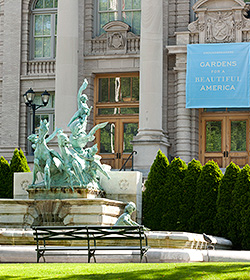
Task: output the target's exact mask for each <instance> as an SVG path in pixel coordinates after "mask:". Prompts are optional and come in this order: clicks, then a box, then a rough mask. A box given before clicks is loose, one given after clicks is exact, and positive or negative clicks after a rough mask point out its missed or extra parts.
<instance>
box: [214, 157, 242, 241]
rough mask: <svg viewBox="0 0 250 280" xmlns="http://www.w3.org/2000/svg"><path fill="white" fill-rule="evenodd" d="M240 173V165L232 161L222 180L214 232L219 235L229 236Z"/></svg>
mask: <svg viewBox="0 0 250 280" xmlns="http://www.w3.org/2000/svg"><path fill="white" fill-rule="evenodd" d="M239 174H240V168H239V166H238V165H236V164H234V163H233V162H231V163H230V164H229V165H228V167H227V168H226V171H225V174H224V176H223V178H222V180H221V183H220V186H219V192H218V197H217V214H216V218H215V223H214V233H215V234H216V235H217V236H222V237H225V238H229V235H228V233H229V224H230V223H231V217H232V213H231V204H232V201H233V200H232V192H233V191H234V188H235V184H236V180H237V178H238V176H239Z"/></svg>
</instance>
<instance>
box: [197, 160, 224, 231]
mask: <svg viewBox="0 0 250 280" xmlns="http://www.w3.org/2000/svg"><path fill="white" fill-rule="evenodd" d="M222 176H223V174H222V172H221V170H220V168H219V166H218V164H217V163H215V162H214V161H212V160H211V161H209V162H207V163H206V164H205V165H204V166H203V168H202V171H201V174H200V177H199V179H198V181H197V191H196V199H195V212H194V215H195V219H194V229H195V232H198V233H203V232H205V233H207V234H213V232H214V226H213V223H214V218H215V216H216V200H217V194H218V188H219V184H220V181H221V179H222Z"/></svg>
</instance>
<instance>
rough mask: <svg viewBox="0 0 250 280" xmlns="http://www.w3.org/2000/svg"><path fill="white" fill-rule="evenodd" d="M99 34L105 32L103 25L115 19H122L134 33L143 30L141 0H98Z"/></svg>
mask: <svg viewBox="0 0 250 280" xmlns="http://www.w3.org/2000/svg"><path fill="white" fill-rule="evenodd" d="M97 3H98V7H97V10H98V23H97V25H98V28H97V32H96V33H97V35H99V34H102V33H103V32H104V30H103V28H102V27H103V26H104V25H105V24H106V23H108V22H110V21H113V20H121V21H124V22H126V23H127V24H128V25H130V26H131V30H132V32H133V33H135V34H137V35H139V34H140V31H141V0H98V1H97Z"/></svg>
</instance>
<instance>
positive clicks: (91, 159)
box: [28, 79, 109, 190]
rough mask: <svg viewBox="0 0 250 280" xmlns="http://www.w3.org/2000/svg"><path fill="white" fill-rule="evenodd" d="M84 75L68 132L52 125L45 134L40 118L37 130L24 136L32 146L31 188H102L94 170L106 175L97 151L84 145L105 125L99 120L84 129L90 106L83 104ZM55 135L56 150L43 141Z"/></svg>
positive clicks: (85, 101) (85, 102)
mask: <svg viewBox="0 0 250 280" xmlns="http://www.w3.org/2000/svg"><path fill="white" fill-rule="evenodd" d="M87 85H88V81H87V80H86V79H85V80H84V82H83V84H82V86H81V87H80V89H79V91H78V95H77V100H78V110H77V112H76V113H75V114H74V116H73V117H72V118H71V120H70V122H69V124H68V126H69V128H70V131H71V135H70V136H69V137H68V136H67V135H66V134H65V133H63V130H62V129H56V130H55V131H54V132H53V134H52V135H50V136H49V137H47V134H48V131H49V123H48V122H47V121H46V120H42V121H41V122H40V128H39V134H38V135H36V134H32V135H30V136H29V137H28V139H29V140H30V141H31V142H32V147H33V149H34V169H33V182H32V185H31V186H30V187H31V188H36V187H44V188H46V189H50V188H53V187H63V188H65V187H67V186H68V187H70V188H71V189H72V190H74V187H80V188H86V189H99V190H102V188H101V186H100V185H99V182H98V176H97V171H99V172H101V173H102V174H104V175H105V176H106V177H108V178H109V175H108V174H107V172H106V171H105V170H104V168H103V165H102V164H101V162H100V159H101V157H100V156H98V155H97V151H98V149H97V145H94V146H92V147H91V148H85V146H86V145H87V143H88V142H90V141H93V140H94V139H95V136H94V134H95V132H96V131H97V130H98V129H100V128H103V127H105V126H106V125H107V122H106V123H101V124H98V125H96V126H95V127H93V128H92V129H91V130H90V132H89V133H87V132H86V127H87V118H88V116H89V114H90V111H91V108H89V107H88V105H87V100H88V98H87V96H86V95H85V94H82V92H83V90H85V89H86V88H87ZM56 136H57V139H58V147H59V150H60V154H59V153H58V152H56V151H54V150H52V149H50V148H49V147H48V146H47V143H48V142H49V141H51V140H52V139H53V138H54V137H56ZM38 173H40V174H41V175H42V176H43V181H42V182H39V183H36V181H37V174H38Z"/></svg>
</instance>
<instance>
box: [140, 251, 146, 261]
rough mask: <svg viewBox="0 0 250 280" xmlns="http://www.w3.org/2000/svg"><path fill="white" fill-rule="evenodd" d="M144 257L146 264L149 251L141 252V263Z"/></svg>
mask: <svg viewBox="0 0 250 280" xmlns="http://www.w3.org/2000/svg"><path fill="white" fill-rule="evenodd" d="M143 257H144V258H145V260H146V263H147V262H148V257H147V251H146V250H145V251H144V250H141V257H140V262H142V259H143Z"/></svg>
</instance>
